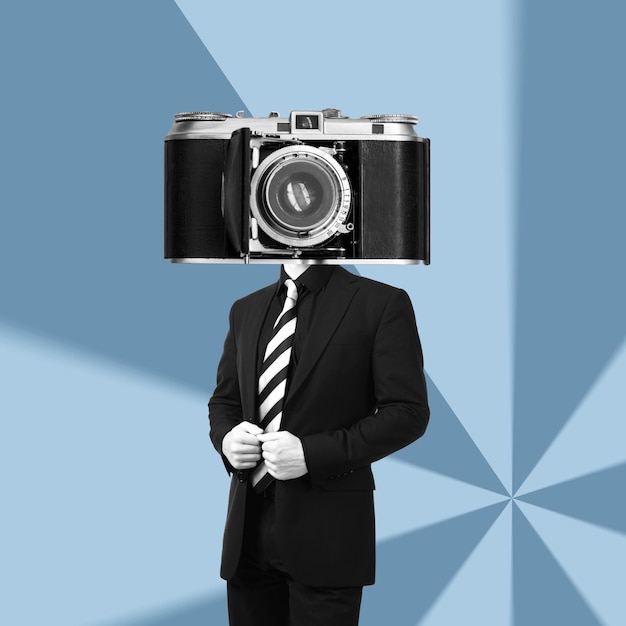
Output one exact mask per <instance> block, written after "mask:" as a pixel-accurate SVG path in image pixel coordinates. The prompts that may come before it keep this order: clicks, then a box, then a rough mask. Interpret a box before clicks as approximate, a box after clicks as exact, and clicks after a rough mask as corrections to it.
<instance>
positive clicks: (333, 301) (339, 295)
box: [287, 267, 358, 401]
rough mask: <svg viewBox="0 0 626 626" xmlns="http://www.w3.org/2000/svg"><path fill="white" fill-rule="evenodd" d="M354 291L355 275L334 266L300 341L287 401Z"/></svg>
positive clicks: (333, 327) (308, 371)
mask: <svg viewBox="0 0 626 626" xmlns="http://www.w3.org/2000/svg"><path fill="white" fill-rule="evenodd" d="M357 291H358V286H357V282H356V277H354V276H353V275H352V274H350V273H349V272H347V271H345V270H344V269H343V268H341V267H340V268H337V271H335V273H334V274H333V275H332V277H331V279H330V281H329V283H328V285H327V287H326V291H325V292H324V294H323V296H322V298H321V300H320V302H319V303H318V304H317V307H316V309H317V310H316V314H315V319H314V320H313V322H312V325H311V328H310V330H309V336H308V337H307V339H306V342H305V344H304V349H303V351H302V355H301V356H300V360H299V362H298V367H297V368H296V370H295V372H294V373H293V380H292V381H291V384H290V385H289V391H288V393H287V401H288V400H289V396H291V395H293V394H294V393H295V392H296V391H297V390H298V388H299V387H300V386H301V385H302V383H303V382H304V381H305V380H306V378H307V376H308V375H309V373H310V372H311V370H312V369H313V366H314V365H315V364H316V363H317V361H318V359H319V358H320V356H321V354H322V352H323V351H324V349H325V348H326V346H327V345H328V342H329V341H330V339H331V337H332V336H333V334H334V332H335V330H336V329H337V326H339V323H340V322H341V320H342V319H343V316H344V315H345V313H346V311H347V310H348V307H349V306H350V302H352V298H354V295H355V294H356V292H357Z"/></svg>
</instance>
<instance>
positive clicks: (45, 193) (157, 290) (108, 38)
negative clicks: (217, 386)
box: [0, 0, 276, 390]
mask: <svg viewBox="0 0 626 626" xmlns="http://www.w3.org/2000/svg"><path fill="white" fill-rule="evenodd" d="M1 12H2V19H0V23H1V25H0V29H1V30H0V32H1V37H0V46H1V50H2V56H3V58H5V59H11V58H19V59H20V63H19V64H5V65H4V70H3V92H4V95H3V99H2V104H0V107H1V110H2V118H3V119H4V120H5V125H4V129H3V143H4V145H8V146H11V150H10V151H9V150H4V151H3V153H2V157H1V158H2V172H3V224H2V228H1V229H0V246H1V249H2V252H3V255H4V258H5V263H3V264H2V266H1V269H0V272H1V280H2V298H1V300H0V317H1V318H3V319H4V320H5V321H7V322H10V323H11V324H14V325H19V326H22V327H26V328H28V329H29V330H34V331H36V332H37V333H43V334H45V335H48V336H51V337H53V338H55V339H58V340H60V341H62V342H66V343H69V344H74V345H79V346H81V347H82V348H84V349H87V350H89V351H93V352H96V353H98V354H99V355H104V356H106V357H110V358H113V359H115V360H118V361H122V362H125V363H127V364H129V365H131V366H135V367H139V368H142V369H144V370H147V371H148V372H151V373H156V374H160V375H164V376H167V377H168V378H171V379H173V380H176V381H179V382H181V383H183V384H186V385H191V386H194V387H196V388H201V389H203V390H206V389H207V387H211V386H212V385H213V382H214V376H213V374H212V369H214V368H215V367H216V364H217V359H218V358H219V354H220V353H221V348H222V342H223V339H224V336H225V333H226V325H227V318H228V309H229V307H230V304H231V303H232V302H233V301H234V300H235V299H236V298H237V297H239V296H241V295H244V294H246V293H249V292H250V291H253V290H255V289H257V288H258V287H261V286H264V285H265V284H268V283H269V282H272V281H273V280H275V276H276V268H272V267H246V268H242V267H235V266H211V267H207V266H202V267H196V266H194V267H190V266H183V267H181V266H173V265H170V264H169V263H168V262H166V261H164V260H163V138H164V137H165V134H166V133H167V131H168V130H169V128H170V126H171V125H172V123H173V116H174V114H175V113H177V112H179V111H181V110H207V109H209V110H218V111H224V112H229V113H234V112H235V111H237V110H242V109H245V108H246V107H245V105H244V104H243V103H242V102H241V100H240V99H239V97H238V96H237V94H236V93H235V92H234V90H233V89H232V87H231V86H230V84H229V83H228V81H227V80H226V78H225V77H224V75H223V74H222V72H221V70H220V69H219V67H218V66H217V65H216V64H215V62H214V61H213V59H212V58H211V56H210V54H209V53H208V52H207V50H206V48H205V47H204V46H203V44H202V43H201V42H200V41H199V39H198V38H197V36H196V34H195V32H194V31H193V29H192V28H191V27H190V25H189V24H188V22H187V20H186V19H185V18H184V16H183V15H182V13H181V12H180V10H179V9H178V7H177V6H176V4H175V3H174V1H173V0H172V1H163V0H160V1H158V2H150V1H148V0H140V1H138V2H122V1H121V0H116V1H111V2H95V3H94V2H90V3H85V2H80V1H79V0H73V1H63V2H54V3H37V5H36V8H35V10H33V7H31V4H30V3H18V2H11V3H3V6H2V9H1ZM70 24H71V25H75V26H74V27H70V26H64V27H63V28H62V29H59V28H58V25H70ZM24 33H28V37H25V36H24ZM198 329H200V330H198Z"/></svg>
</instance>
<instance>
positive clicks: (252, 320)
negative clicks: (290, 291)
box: [237, 285, 276, 418]
mask: <svg viewBox="0 0 626 626" xmlns="http://www.w3.org/2000/svg"><path fill="white" fill-rule="evenodd" d="M275 292H276V286H275V285H270V286H269V287H267V288H266V289H263V290H262V291H260V292H259V294H258V297H256V298H254V299H252V300H251V301H250V303H249V304H248V306H247V309H246V312H245V315H244V316H243V319H242V327H241V328H240V330H239V344H240V346H239V348H238V349H237V353H238V363H237V368H238V370H239V392H240V393H241V406H242V409H243V411H244V417H245V418H251V417H254V415H255V414H256V403H257V377H256V365H257V359H258V354H257V353H258V346H259V334H260V332H261V325H262V324H263V320H264V319H265V316H266V315H267V311H268V309H269V306H270V303H271V301H272V298H273V297H274V293H275Z"/></svg>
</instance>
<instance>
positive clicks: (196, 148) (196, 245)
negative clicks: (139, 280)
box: [165, 139, 234, 259]
mask: <svg viewBox="0 0 626 626" xmlns="http://www.w3.org/2000/svg"><path fill="white" fill-rule="evenodd" d="M225 151H226V141H225V140H215V139H210V140H207V139H188V140H183V141H166V142H165V258H167V259H176V258H180V259H184V258H189V259H193V258H205V257H209V256H216V257H228V256H232V255H233V254H234V253H233V252H232V250H230V249H229V248H230V247H229V246H228V242H227V241H226V233H225V231H224V219H223V217H222V211H221V208H220V202H219V199H220V196H221V193H222V189H221V187H222V177H221V175H219V173H220V172H221V171H222V167H223V165H224V153H225ZM215 172H217V173H218V175H215V174H214V173H215Z"/></svg>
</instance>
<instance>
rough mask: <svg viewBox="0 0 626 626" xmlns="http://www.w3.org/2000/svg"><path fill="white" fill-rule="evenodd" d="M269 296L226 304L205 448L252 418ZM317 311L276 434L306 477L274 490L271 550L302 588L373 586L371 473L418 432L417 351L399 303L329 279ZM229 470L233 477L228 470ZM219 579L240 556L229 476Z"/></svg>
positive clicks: (385, 293)
mask: <svg viewBox="0 0 626 626" xmlns="http://www.w3.org/2000/svg"><path fill="white" fill-rule="evenodd" d="M275 290H276V285H270V286H269V287H266V288H264V289H261V290H260V291H257V292H255V293H253V294H251V295H249V296H247V297H245V298H243V299H241V300H238V301H237V302H235V304H234V305H233V307H232V309H231V313H230V329H229V332H228V335H227V337H226V341H225V344H224V353H223V355H222V358H221V361H220V364H219V367H218V372H217V386H216V389H215V392H214V394H213V396H212V397H211V400H210V401H209V419H210V424H211V439H212V441H213V444H214V446H215V447H216V449H217V450H218V452H220V453H221V449H222V439H223V438H224V435H226V433H228V432H229V431H230V430H231V429H232V428H233V427H234V426H235V425H236V424H238V423H239V422H241V421H242V420H243V419H249V418H250V417H251V416H253V415H254V414H255V408H256V407H255V403H256V395H257V391H256V390H257V380H256V363H257V358H256V357H257V345H258V339H259V332H260V329H261V325H262V322H263V319H264V317H265V313H266V311H267V309H268V307H269V304H270V301H271V298H272V297H273V295H274V293H275ZM320 297H321V300H320V302H319V303H318V306H317V311H316V317H315V319H314V320H313V321H312V325H311V328H310V331H309V333H308V337H307V339H306V342H305V343H304V345H303V348H302V354H301V355H300V360H299V362H298V366H297V368H296V370H295V371H294V372H292V373H291V377H292V378H291V382H290V385H289V389H288V393H287V397H286V399H285V404H284V407H283V417H282V422H281V429H282V430H287V431H289V432H291V433H293V434H294V435H296V436H297V437H299V438H300V439H301V441H302V444H303V448H304V452H305V457H306V463H307V467H308V469H309V473H308V474H307V475H305V476H303V477H301V478H298V479H295V480H287V481H277V482H276V499H275V513H276V527H277V535H278V542H279V545H278V549H279V552H280V555H281V557H282V560H283V562H284V563H285V565H286V567H287V569H288V571H289V572H290V573H291V574H292V575H293V576H294V578H295V579H296V580H298V581H299V582H301V583H303V584H308V585H318V586H359V585H367V584H372V583H373V582H374V558H375V535H374V507H373V489H374V480H373V476H372V471H371V463H372V462H373V461H376V460H377V459H380V458H382V457H384V456H387V455H388V454H391V453H392V452H394V451H396V450H398V449H400V448H402V447H404V446H406V445H407V444H409V443H411V442H412V441H414V440H415V439H417V438H418V437H420V436H421V435H422V434H423V433H424V430H425V428H426V424H427V423H428V417H429V409H428V402H427V395H426V384H425V380H424V373H423V361H422V350H421V346H420V341H419V337H418V333H417V328H416V325H415V316H414V313H413V309H412V307H411V302H410V300H409V297H408V296H407V294H406V293H405V292H404V291H402V290H400V289H396V288H394V287H390V286H389V285H385V284H382V283H378V282H375V281H372V280H368V279H366V278H362V277H359V276H355V275H353V274H350V273H349V272H347V271H346V270H344V269H343V268H337V271H335V272H334V273H333V274H332V276H331V278H330V280H329V283H328V285H327V287H326V289H325V291H324V293H323V295H322V296H320ZM224 460H225V463H226V467H227V469H228V470H229V471H232V469H233V468H231V467H230V465H229V464H228V462H227V460H226V459H224ZM232 473H233V478H232V482H231V490H230V498H229V505H228V514H227V519H226V528H225V531H224V546H223V553H222V568H221V575H222V577H223V578H226V579H229V578H231V577H232V576H233V575H234V573H235V571H236V568H237V565H238V561H239V556H240V553H241V543H242V535H243V524H244V517H245V507H246V489H247V483H246V482H240V480H238V472H236V471H234V472H232Z"/></svg>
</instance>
